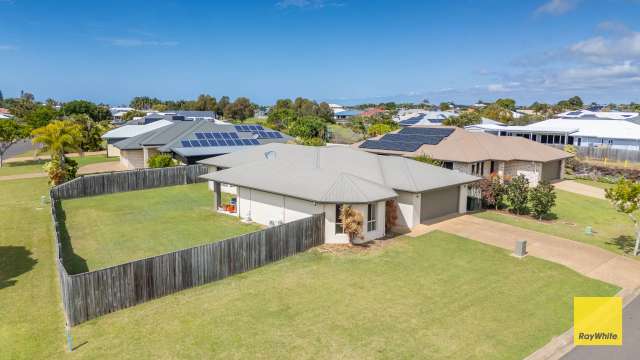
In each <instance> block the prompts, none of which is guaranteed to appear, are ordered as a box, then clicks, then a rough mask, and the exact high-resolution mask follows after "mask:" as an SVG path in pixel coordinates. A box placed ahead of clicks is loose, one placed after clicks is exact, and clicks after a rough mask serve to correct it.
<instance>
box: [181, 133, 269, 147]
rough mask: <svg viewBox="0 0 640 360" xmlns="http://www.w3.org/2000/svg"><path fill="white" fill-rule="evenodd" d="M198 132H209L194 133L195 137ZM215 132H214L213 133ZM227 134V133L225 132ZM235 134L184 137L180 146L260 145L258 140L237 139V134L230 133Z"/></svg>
mask: <svg viewBox="0 0 640 360" xmlns="http://www.w3.org/2000/svg"><path fill="white" fill-rule="evenodd" d="M198 134H209V133H196V137H198V136H197V135H198ZM213 134H215V133H213ZM225 134H227V133H225ZM232 134H234V135H236V137H235V138H233V137H230V138H227V139H225V138H209V137H208V136H205V138H204V139H200V138H199V137H198V140H193V139H185V140H181V141H180V143H181V144H182V147H186V148H190V147H210V146H250V145H260V142H259V141H258V140H256V139H239V138H237V136H238V134H235V133H232Z"/></svg>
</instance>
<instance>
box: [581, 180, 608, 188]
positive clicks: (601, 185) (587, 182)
mask: <svg viewBox="0 0 640 360" xmlns="http://www.w3.org/2000/svg"><path fill="white" fill-rule="evenodd" d="M574 181H575V182H579V183H581V184H585V185H589V186H594V187H597V188H600V189H610V188H612V187H614V186H616V184H609V183H605V182H602V181H595V180H588V179H574Z"/></svg>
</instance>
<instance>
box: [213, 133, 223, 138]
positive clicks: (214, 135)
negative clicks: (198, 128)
mask: <svg viewBox="0 0 640 360" xmlns="http://www.w3.org/2000/svg"><path fill="white" fill-rule="evenodd" d="M213 137H214V138H216V139H222V134H220V133H213Z"/></svg>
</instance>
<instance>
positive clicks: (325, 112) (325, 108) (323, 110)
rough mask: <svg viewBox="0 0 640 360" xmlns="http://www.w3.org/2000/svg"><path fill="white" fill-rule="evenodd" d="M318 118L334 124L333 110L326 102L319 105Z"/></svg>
mask: <svg viewBox="0 0 640 360" xmlns="http://www.w3.org/2000/svg"><path fill="white" fill-rule="evenodd" d="M318 117H321V118H323V119H324V120H325V121H328V122H333V110H331V107H330V106H329V104H327V103H326V102H321V103H320V104H319V105H318Z"/></svg>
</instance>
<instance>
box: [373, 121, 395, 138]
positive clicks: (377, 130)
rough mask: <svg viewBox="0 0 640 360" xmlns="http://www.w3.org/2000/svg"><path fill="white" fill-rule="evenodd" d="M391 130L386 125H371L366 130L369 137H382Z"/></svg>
mask: <svg viewBox="0 0 640 360" xmlns="http://www.w3.org/2000/svg"><path fill="white" fill-rule="evenodd" d="M392 130H393V128H392V127H391V126H389V125H387V124H382V123H380V124H373V125H371V126H369V128H368V129H367V134H368V135H369V136H378V135H384V134H386V133H388V132H390V131H392Z"/></svg>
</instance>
